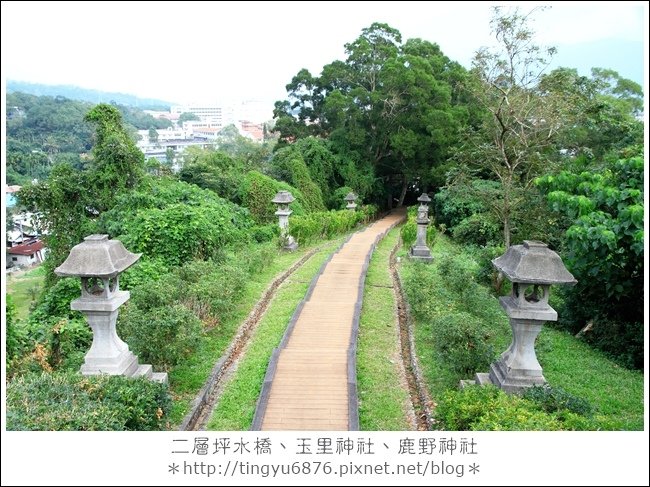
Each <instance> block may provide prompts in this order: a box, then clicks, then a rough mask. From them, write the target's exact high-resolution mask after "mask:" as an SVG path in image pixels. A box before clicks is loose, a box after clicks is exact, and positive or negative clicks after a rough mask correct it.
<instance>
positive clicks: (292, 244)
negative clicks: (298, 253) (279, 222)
mask: <svg viewBox="0 0 650 487" xmlns="http://www.w3.org/2000/svg"><path fill="white" fill-rule="evenodd" d="M297 248H298V242H296V241H295V239H294V238H293V237H288V238H287V241H286V243H285V244H284V246H283V247H282V249H283V250H286V251H287V252H293V251H294V250H296V249H297Z"/></svg>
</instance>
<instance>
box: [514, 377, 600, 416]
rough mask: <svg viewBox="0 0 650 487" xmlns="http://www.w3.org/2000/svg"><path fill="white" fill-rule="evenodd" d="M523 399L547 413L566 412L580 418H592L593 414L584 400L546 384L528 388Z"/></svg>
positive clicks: (590, 407)
mask: <svg viewBox="0 0 650 487" xmlns="http://www.w3.org/2000/svg"><path fill="white" fill-rule="evenodd" d="M523 397H524V398H525V399H529V400H530V401H533V402H534V403H536V404H537V405H538V406H539V407H540V408H541V409H543V410H544V411H546V412H547V413H556V412H566V411H568V412H571V413H574V414H579V415H581V416H592V414H593V412H594V408H593V406H592V405H591V404H590V403H589V401H587V400H586V399H583V398H581V397H578V396H574V395H573V394H571V393H569V392H567V391H565V390H564V389H562V388H560V387H553V386H550V385H548V384H545V385H543V386H533V387H531V388H529V389H528V390H526V392H525V393H524V395H523Z"/></svg>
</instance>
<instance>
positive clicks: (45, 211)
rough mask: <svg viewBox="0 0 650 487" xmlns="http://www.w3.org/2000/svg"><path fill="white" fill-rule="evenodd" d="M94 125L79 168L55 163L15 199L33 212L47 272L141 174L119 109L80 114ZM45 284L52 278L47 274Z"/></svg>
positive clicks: (139, 154) (140, 160)
mask: <svg viewBox="0 0 650 487" xmlns="http://www.w3.org/2000/svg"><path fill="white" fill-rule="evenodd" d="M84 118H85V120H86V121H88V122H90V123H91V124H93V125H95V129H96V130H95V146H94V147H93V151H92V158H90V160H88V161H87V162H86V163H85V165H84V167H83V168H82V169H79V168H76V167H73V166H72V165H71V164H69V163H59V164H56V165H54V167H53V168H52V172H51V174H50V176H49V177H48V178H47V179H46V180H44V181H40V182H35V183H32V184H27V185H26V186H24V187H23V188H22V189H21V190H20V192H19V193H18V202H19V204H21V205H24V206H25V207H26V208H27V209H28V210H30V211H33V212H34V213H35V217H36V218H37V219H38V226H39V228H40V229H41V230H42V231H43V233H44V238H45V241H46V243H47V246H48V249H49V256H48V258H47V260H46V267H47V269H48V271H52V270H53V269H54V268H55V267H56V266H58V265H59V264H60V263H61V262H62V261H63V260H64V259H65V258H66V256H67V255H68V252H69V251H70V249H71V248H72V246H74V245H76V244H77V243H79V242H80V241H81V240H82V239H83V237H85V236H86V235H88V234H89V233H93V232H94V231H95V230H96V219H97V217H99V216H100V215H101V214H102V213H103V212H105V211H106V210H108V209H110V208H112V207H113V205H114V204H115V201H116V198H117V197H118V196H119V194H120V193H122V192H123V191H126V190H130V189H133V188H134V187H135V186H136V185H137V184H138V182H139V181H140V180H141V178H142V176H143V175H144V156H143V154H142V152H140V151H139V150H138V148H137V147H136V146H135V144H134V143H133V141H132V140H131V139H130V137H129V135H128V133H127V132H126V130H125V128H124V126H123V124H122V117H121V115H120V112H119V111H118V110H117V109H116V108H115V107H112V106H110V105H105V104H100V105H97V106H95V107H94V108H92V109H91V110H90V111H89V112H88V113H87V114H86V116H85V117H84ZM47 279H48V284H51V283H52V282H53V280H54V277H53V274H52V273H51V272H48V276H47Z"/></svg>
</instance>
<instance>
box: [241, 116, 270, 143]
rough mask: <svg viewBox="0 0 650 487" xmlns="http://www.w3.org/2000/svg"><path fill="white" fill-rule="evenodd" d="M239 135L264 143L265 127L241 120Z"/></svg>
mask: <svg viewBox="0 0 650 487" xmlns="http://www.w3.org/2000/svg"><path fill="white" fill-rule="evenodd" d="M237 128H238V129H239V133H240V134H242V135H243V136H244V137H248V138H249V139H252V140H254V141H256V142H264V125H263V124H257V123H253V122H249V121H248V120H240V121H239V123H238V124H237Z"/></svg>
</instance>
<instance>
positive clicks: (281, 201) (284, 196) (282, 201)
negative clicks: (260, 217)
mask: <svg viewBox="0 0 650 487" xmlns="http://www.w3.org/2000/svg"><path fill="white" fill-rule="evenodd" d="M295 200H296V198H294V197H293V195H292V194H291V193H290V192H289V191H284V190H283V191H278V193H277V194H276V195H275V198H273V199H272V200H271V203H275V204H278V205H288V204H289V203H291V202H292V201H295Z"/></svg>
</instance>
